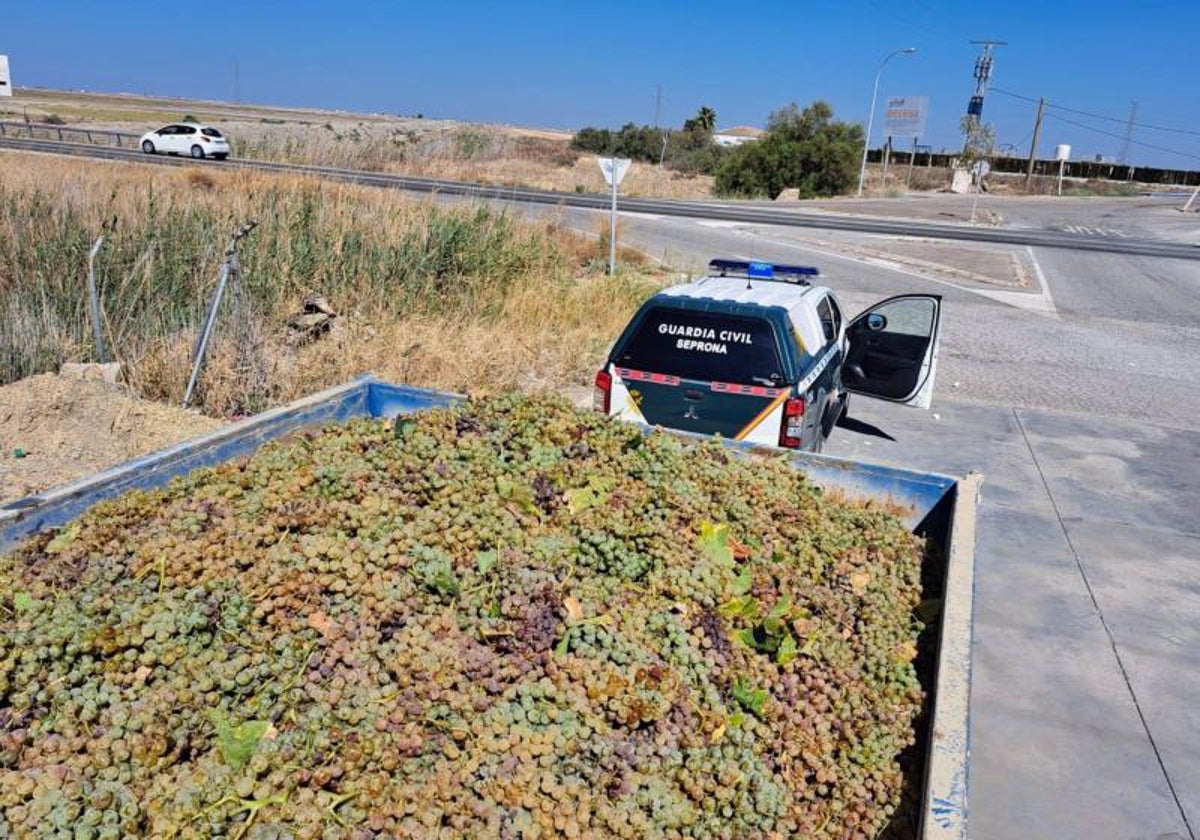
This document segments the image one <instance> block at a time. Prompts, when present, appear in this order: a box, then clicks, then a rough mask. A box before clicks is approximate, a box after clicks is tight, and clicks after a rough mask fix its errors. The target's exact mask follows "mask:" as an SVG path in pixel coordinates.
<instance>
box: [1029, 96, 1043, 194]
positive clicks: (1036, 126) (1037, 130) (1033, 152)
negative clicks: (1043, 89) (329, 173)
mask: <svg viewBox="0 0 1200 840" xmlns="http://www.w3.org/2000/svg"><path fill="white" fill-rule="evenodd" d="M1045 113H1046V99H1045V97H1042V96H1039V97H1038V113H1037V120H1035V121H1034V123H1033V142H1031V143H1030V144H1029V166H1028V167H1027V168H1026V169H1025V186H1026V187H1028V186H1029V184H1030V182H1032V181H1033V162H1034V161H1035V160H1036V159H1037V148H1038V140H1039V139H1040V138H1041V136H1042V117H1043V116H1044V115H1045Z"/></svg>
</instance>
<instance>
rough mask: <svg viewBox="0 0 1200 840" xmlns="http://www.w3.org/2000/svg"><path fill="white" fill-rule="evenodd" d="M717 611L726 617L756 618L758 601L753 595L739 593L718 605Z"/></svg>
mask: <svg viewBox="0 0 1200 840" xmlns="http://www.w3.org/2000/svg"><path fill="white" fill-rule="evenodd" d="M717 612H719V613H720V614H721V615H723V616H725V617H726V618H737V617H738V616H741V617H743V618H754V616H756V615H758V602H757V601H755V600H754V596H753V595H739V596H738V597H736V598H731V599H729V600H728V601H726V602H725V603H724V604H721V606H719V607H717Z"/></svg>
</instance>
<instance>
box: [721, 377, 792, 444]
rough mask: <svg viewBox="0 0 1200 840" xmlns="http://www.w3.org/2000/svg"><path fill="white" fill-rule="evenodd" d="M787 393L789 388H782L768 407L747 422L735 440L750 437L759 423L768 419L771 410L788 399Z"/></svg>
mask: <svg viewBox="0 0 1200 840" xmlns="http://www.w3.org/2000/svg"><path fill="white" fill-rule="evenodd" d="M787 395H788V390H787V389H784V390H781V391H780V392H779V394H778V395H777V396H776V397H775V399H773V400H771V402H770V403H768V404H767V407H766V408H764V409H763V410H762V411H760V412H759V413H758V416H757V417H755V418H754V419H753V420H751V421H750V422H749V423H747V424H746V425H745V426H744V427H743V428H742V430H741V431H740V432H738V433H737V435H736V436H735V437H734V440H745V439H746V438H747V437H749V435H750V433H751V432H753V431H754V430H755V429H756V428H757V427H758V425H759V424H760V423H762V421H764V420H766V419H767V417H768V416H770V414H771V412H773V411H774V410H775V409H777V408H779V406H780V405H781V404H782V403H783V401H784V400H785V399H787Z"/></svg>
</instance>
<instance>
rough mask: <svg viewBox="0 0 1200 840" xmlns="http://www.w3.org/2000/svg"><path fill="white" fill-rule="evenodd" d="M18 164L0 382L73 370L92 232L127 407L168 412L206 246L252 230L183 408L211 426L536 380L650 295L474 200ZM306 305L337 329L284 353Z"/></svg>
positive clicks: (3, 280) (2, 228) (0, 195)
mask: <svg viewBox="0 0 1200 840" xmlns="http://www.w3.org/2000/svg"><path fill="white" fill-rule="evenodd" d="M12 159H13V160H16V159H17V158H16V157H15V156H14V157H13V158H12ZM20 159H21V160H22V161H23V162H26V163H27V165H23V166H19V167H17V166H5V167H3V168H0V384H2V383H5V382H10V381H13V380H15V379H19V378H23V377H25V376H29V375H31V374H34V373H38V372H42V371H46V370H54V369H56V368H57V367H58V366H59V365H60V364H61V363H62V362H64V361H88V360H91V354H92V352H93V349H92V347H91V340H90V325H89V322H88V318H87V293H86V284H85V282H84V281H85V266H86V254H87V248H88V246H89V244H90V242H91V241H92V239H93V238H94V237H95V235H96V234H97V233H98V232H99V231H100V230H101V228H102V227H104V226H107V227H108V228H109V232H108V234H107V239H106V243H105V246H104V249H103V250H102V251H101V253H100V256H99V257H98V260H97V271H98V279H99V284H100V290H101V295H102V298H103V304H104V310H105V320H106V331H107V333H108V338H109V341H110V343H111V345H112V346H113V347H114V348H115V352H116V354H117V357H118V358H119V359H121V360H122V361H124V362H126V363H127V365H129V367H130V380H131V382H132V383H133V384H134V385H135V387H136V388H138V390H139V391H140V392H141V393H142V394H143V395H145V396H149V397H154V398H160V399H168V400H172V401H174V400H176V399H178V398H179V396H180V395H181V392H182V386H183V384H184V382H185V381H186V370H187V367H188V363H189V360H190V358H189V357H190V353H191V348H192V347H193V346H194V343H195V339H196V335H197V332H198V328H199V325H200V323H201V321H202V319H203V313H204V309H205V306H206V304H207V300H208V297H209V296H210V295H211V292H212V288H213V284H214V281H215V277H216V274H217V270H218V267H219V264H220V260H221V249H222V247H223V244H224V242H225V240H226V239H227V237H228V234H229V232H230V231H231V230H232V229H233V227H234V226H235V225H236V224H238V223H240V222H241V221H243V220H244V219H246V218H249V217H252V216H253V217H255V218H258V219H260V220H261V223H260V226H259V228H258V229H257V230H256V231H255V232H254V234H253V235H252V236H251V237H250V238H249V239H247V240H246V241H245V242H244V243H243V245H242V248H241V251H240V254H241V262H242V272H243V281H244V293H245V301H244V311H243V313H242V318H241V319H239V320H240V324H239V328H238V329H236V330H235V329H234V327H233V324H234V322H233V320H232V319H230V318H229V317H228V316H227V315H226V316H224V317H223V319H222V321H221V322H220V324H221V326H219V328H218V335H217V340H216V343H215V345H214V347H213V352H212V356H211V360H210V364H209V366H208V367H207V369H206V374H205V376H204V378H203V380H202V383H201V394H200V404H201V405H202V407H203V408H204V409H205V410H206V411H207V412H209V413H216V414H240V413H248V412H251V411H257V410H261V409H262V408H263V407H265V406H267V405H269V404H271V403H273V402H276V401H279V400H281V399H286V398H290V397H292V396H295V395H296V394H297V393H303V392H304V391H307V390H311V389H313V388H316V387H321V386H324V385H328V384H332V383H334V382H337V381H342V380H344V379H346V378H348V377H349V376H352V375H355V374H357V373H361V372H362V371H364V370H367V369H374V370H378V371H379V372H381V373H383V374H384V375H389V376H393V377H396V378H402V379H404V381H407V382H411V383H413V384H424V385H432V386H438V387H452V388H478V387H479V386H480V385H481V384H485V385H486V384H495V385H499V386H509V385H521V384H524V385H527V386H534V387H537V386H539V385H554V384H556V383H558V382H561V381H563V379H564V378H575V377H577V376H580V375H582V374H583V373H584V372H585V369H586V367H589V366H590V365H592V364H594V363H595V362H596V361H598V357H599V355H601V354H602V353H603V351H604V347H605V345H607V343H608V342H609V341H611V340H612V338H613V337H614V336H615V334H616V332H617V331H618V330H619V329H620V327H621V325H622V322H623V321H624V319H626V318H627V317H628V315H629V313H630V312H631V311H632V309H633V308H634V307H635V306H636V305H637V303H638V302H639V301H640V300H641V299H642V298H643V297H644V296H645V295H646V294H647V293H648V291H649V288H650V287H649V286H648V285H647V280H646V278H645V276H644V274H643V273H642V272H634V273H633V274H630V273H628V272H627V273H626V274H624V275H622V276H618V277H615V278H602V277H600V276H598V275H595V274H591V276H587V277H586V278H585V279H580V277H581V275H584V274H588V272H587V269H586V266H588V265H590V264H592V263H594V262H595V261H596V260H597V259H598V258H599V257H600V256H601V254H600V252H599V248H598V245H597V243H596V242H595V241H589V240H588V239H587V238H584V237H580V236H579V235H577V234H574V233H572V232H569V231H567V230H565V229H563V228H562V227H560V226H558V225H556V224H555V223H554V222H553V221H550V222H539V223H536V224H535V223H528V222H524V221H521V220H519V219H517V218H515V217H513V216H512V215H509V214H508V213H506V212H504V211H499V210H495V209H492V208H490V207H487V206H479V205H461V206H453V207H444V206H438V205H435V204H433V203H428V202H417V201H414V200H412V199H410V198H407V197H405V196H403V195H401V194H398V193H392V192H385V191H380V190H371V189H366V188H360V187H348V186H341V185H329V184H322V183H319V182H313V181H309V180H303V179H294V178H280V177H278V176H259V175H248V174H245V173H235V172H230V173H209V172H200V171H196V170H186V169H185V170H182V171H178V172H158V171H154V172H149V171H145V170H141V169H137V168H133V167H123V166H114V167H102V168H96V167H88V166H86V165H83V164H74V163H70V164H67V163H63V162H61V161H53V162H51V161H49V160H47V159H43V158H39V157H28V158H25V157H22V158H20ZM314 292H315V293H319V294H321V295H324V296H325V297H326V298H328V299H329V300H330V301H331V302H333V304H334V308H335V309H336V311H338V312H339V313H342V315H341V316H339V319H338V322H337V329H336V330H335V331H334V334H332V335H331V336H329V337H327V338H325V339H322V340H321V341H319V342H315V343H314V344H313V345H312V346H311V347H305V348H287V347H285V342H284V341H283V340H282V331H283V326H282V325H283V322H284V320H285V319H286V317H287V316H288V315H289V314H291V313H292V312H294V311H296V309H297V308H298V307H299V305H300V302H301V301H302V300H303V299H304V297H305V296H306V295H308V294H311V293H314ZM597 311H600V312H603V313H604V314H603V315H601V316H600V318H599V323H597ZM235 336H240V340H237V341H235V340H234V337H235Z"/></svg>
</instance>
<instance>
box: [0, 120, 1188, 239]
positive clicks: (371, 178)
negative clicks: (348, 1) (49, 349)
mask: <svg viewBox="0 0 1200 840" xmlns="http://www.w3.org/2000/svg"><path fill="white" fill-rule="evenodd" d="M0 148H10V149H19V150H23V151H37V152H48V153H51V154H65V155H72V156H76V157H89V158H95V159H104V160H120V161H126V162H136V163H143V164H158V165H196V164H197V162H196V161H192V160H190V159H187V158H183V159H181V158H174V157H168V156H165V155H143V154H142V153H141V152H140V151H138V150H134V149H123V148H115V147H104V146H90V145H86V144H77V143H64V142H59V141H54V140H30V139H21V138H13V137H5V138H0ZM207 164H208V165H214V166H222V167H230V168H248V169H255V170H260V171H266V172H284V173H289V174H298V175H313V176H316V177H320V178H326V179H329V180H336V181H342V182H347V183H355V184H364V185H369V186H378V187H390V188H393V189H402V190H408V191H413V192H424V193H440V194H445V195H455V196H467V197H473V198H483V199H489V200H502V201H517V202H522V203H527V204H543V205H556V206H560V207H573V208H589V209H604V208H605V207H607V206H608V201H609V200H608V198H607V197H605V196H600V195H588V194H578V193H559V192H552V191H548V190H535V189H529V188H525V187H499V186H495V187H494V186H487V185H480V184H469V183H464V182H461V181H447V180H441V179H436V178H414V177H409V176H405V175H388V174H383V173H371V172H362V171H358V170H350V169H336V168H333V167H323V166H303V165H299V164H285V163H267V162H264V161H251V160H237V159H231V160H227V161H224V162H215V161H208V162H207ZM622 205H623V206H624V208H625V209H626V211H627V212H641V213H653V214H661V215H665V216H671V217H677V218H692V219H718V220H724V221H735V222H742V223H748V224H772V225H780V226H785V227H802V228H817V229H822V230H834V231H858V232H866V233H875V234H884V235H919V236H931V237H937V238H940V239H951V240H960V241H970V242H990V243H996V244H1004V243H1008V244H1016V245H1030V246H1038V247H1046V248H1070V249H1073V250H1082V251H1098V252H1105V253H1121V254H1141V255H1146V256H1160V257H1172V258H1179V259H1187V260H1200V247H1197V246H1195V245H1192V244H1190V243H1187V242H1172V241H1168V240H1162V239H1142V238H1133V237H1118V236H1108V235H1104V234H1097V233H1090V232H1089V233H1076V232H1071V231H1064V230H1045V229H1036V228H1022V229H1017V228H987V227H978V226H973V225H962V224H943V223H937V222H928V221H915V220H912V219H896V218H879V217H872V216H849V215H845V214H837V213H824V212H821V213H817V212H810V211H802V210H794V209H789V208H780V207H768V206H763V205H761V204H754V203H735V202H716V201H712V202H701V201H678V200H665V199H648V198H627V199H624V200H623V202H622Z"/></svg>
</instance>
